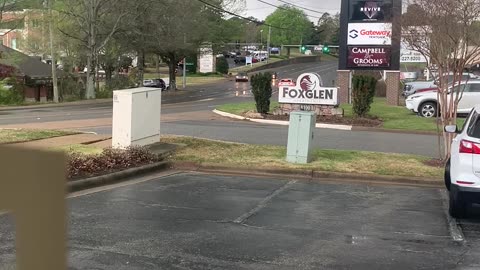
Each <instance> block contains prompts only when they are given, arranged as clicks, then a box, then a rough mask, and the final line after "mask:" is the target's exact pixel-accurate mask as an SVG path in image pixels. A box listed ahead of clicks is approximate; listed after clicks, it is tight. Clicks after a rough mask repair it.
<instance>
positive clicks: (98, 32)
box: [59, 0, 127, 99]
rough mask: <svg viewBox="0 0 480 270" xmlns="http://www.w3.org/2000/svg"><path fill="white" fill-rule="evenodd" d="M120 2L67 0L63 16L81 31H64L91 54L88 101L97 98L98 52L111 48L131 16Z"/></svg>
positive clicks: (110, 0)
mask: <svg viewBox="0 0 480 270" xmlns="http://www.w3.org/2000/svg"><path fill="white" fill-rule="evenodd" d="M124 6H125V5H124V3H122V1H117V0H65V1H64V6H63V8H62V9H61V10H59V11H60V12H61V13H63V14H64V15H66V18H65V19H69V20H71V21H72V23H73V24H74V25H75V26H76V29H77V32H67V31H63V30H62V29H60V31H61V32H62V33H63V34H65V35H66V36H67V37H69V38H73V39H76V40H78V41H80V42H82V44H83V45H84V46H85V48H86V51H87V90H86V94H85V95H86V98H87V99H92V98H95V79H96V68H97V57H98V53H99V52H100V51H101V50H102V49H103V48H104V47H105V46H106V45H107V43H108V41H109V40H110V38H111V37H112V36H113V34H114V33H115V32H116V31H117V29H118V27H119V25H120V22H121V20H122V18H123V17H124V16H125V15H126V14H127V11H125V10H124V9H123V8H122V7H124Z"/></svg>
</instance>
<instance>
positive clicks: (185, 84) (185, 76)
mask: <svg viewBox="0 0 480 270" xmlns="http://www.w3.org/2000/svg"><path fill="white" fill-rule="evenodd" d="M186 87H187V58H186V57H184V58H183V89H185V88H186Z"/></svg>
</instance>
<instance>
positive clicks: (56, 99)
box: [48, 0, 60, 103]
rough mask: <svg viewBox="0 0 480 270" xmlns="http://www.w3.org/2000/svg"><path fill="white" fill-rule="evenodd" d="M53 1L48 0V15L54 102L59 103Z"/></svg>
mask: <svg viewBox="0 0 480 270" xmlns="http://www.w3.org/2000/svg"><path fill="white" fill-rule="evenodd" d="M52 1H53V0H48V15H49V17H50V18H49V20H48V21H49V23H48V28H49V32H50V33H49V34H50V54H51V56H52V84H53V102H55V103H58V102H59V101H60V100H59V93H58V81H57V65H56V62H57V61H56V59H55V48H54V44H53V42H54V40H53V39H54V38H53V16H52Z"/></svg>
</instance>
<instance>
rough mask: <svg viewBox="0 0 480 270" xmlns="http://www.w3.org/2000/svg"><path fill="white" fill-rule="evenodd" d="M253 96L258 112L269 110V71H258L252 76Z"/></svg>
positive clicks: (264, 112)
mask: <svg viewBox="0 0 480 270" xmlns="http://www.w3.org/2000/svg"><path fill="white" fill-rule="evenodd" d="M250 84H251V85H252V92H253V96H254V97H255V105H256V108H257V112H258V113H262V114H266V113H268V112H269V111H270V98H271V97H272V74H271V73H269V72H265V73H258V74H256V75H254V76H252V78H251V81H250Z"/></svg>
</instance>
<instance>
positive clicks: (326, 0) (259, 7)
mask: <svg viewBox="0 0 480 270" xmlns="http://www.w3.org/2000/svg"><path fill="white" fill-rule="evenodd" d="M262 1H264V2H268V3H270V4H272V5H275V6H281V5H283V4H285V3H284V2H281V1H279V0H262ZM285 2H289V3H292V4H295V5H298V6H300V7H304V8H307V9H311V10H313V11H309V10H305V9H304V10H303V11H304V12H305V13H306V14H307V15H311V17H309V18H310V19H311V20H312V21H314V22H317V21H318V19H317V18H315V17H320V16H321V14H322V13H323V12H328V13H330V14H335V13H337V12H340V2H341V1H340V0H285ZM273 11H275V7H272V6H269V5H267V4H264V3H262V2H260V1H258V0H247V10H246V11H245V12H244V14H245V15H246V16H247V17H249V16H253V17H255V18H257V19H259V20H264V19H265V18H266V17H267V16H268V15H269V14H270V13H272V12H273ZM314 11H317V12H314Z"/></svg>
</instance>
